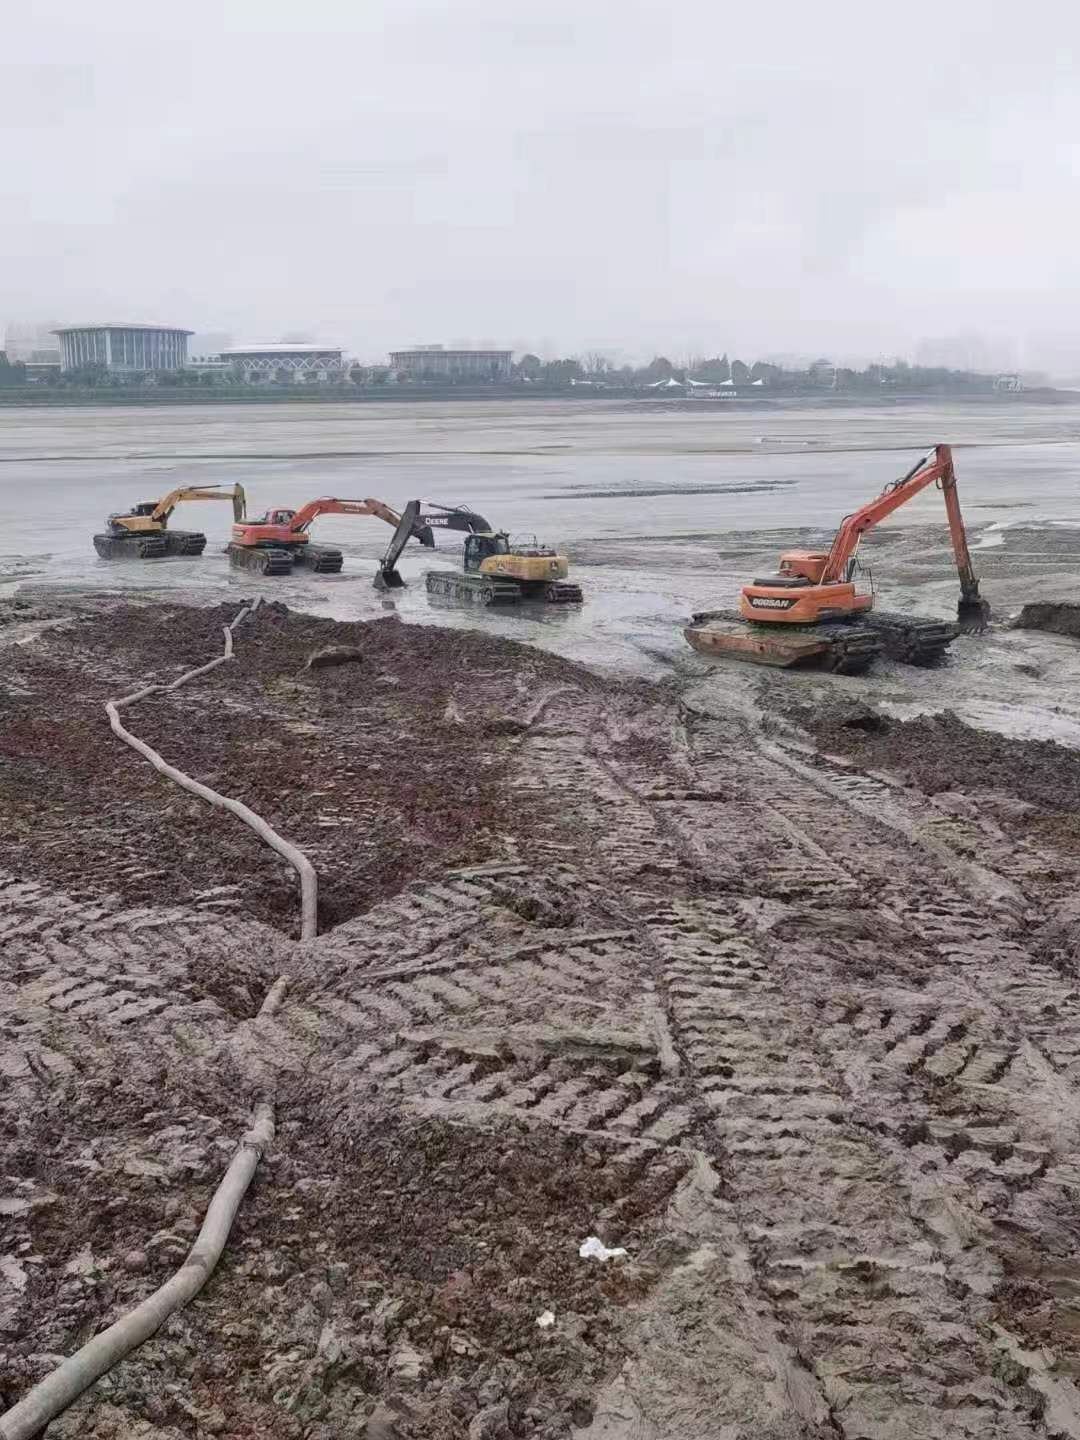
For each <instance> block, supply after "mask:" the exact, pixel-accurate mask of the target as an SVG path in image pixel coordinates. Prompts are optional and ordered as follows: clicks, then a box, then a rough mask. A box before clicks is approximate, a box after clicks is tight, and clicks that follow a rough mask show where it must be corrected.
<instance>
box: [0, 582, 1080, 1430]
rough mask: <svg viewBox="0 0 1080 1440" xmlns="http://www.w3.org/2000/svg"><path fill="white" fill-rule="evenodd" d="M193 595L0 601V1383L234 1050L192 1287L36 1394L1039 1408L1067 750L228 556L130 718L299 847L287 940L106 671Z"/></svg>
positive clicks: (1069, 1181) (139, 1408) (1074, 957)
mask: <svg viewBox="0 0 1080 1440" xmlns="http://www.w3.org/2000/svg"><path fill="white" fill-rule="evenodd" d="M235 613H236V607H235V606H231V605H230V606H221V607H217V608H216V609H212V610H211V609H206V610H186V609H183V608H181V607H152V606H146V607H137V606H126V605H121V606H118V605H116V604H115V603H114V602H105V601H102V602H100V603H99V604H98V605H96V606H95V607H93V608H86V607H83V608H80V609H79V610H78V611H77V612H75V613H69V614H65V613H63V612H62V611H61V610H56V611H48V610H47V609H42V610H41V611H40V613H36V612H35V613H33V614H30V613H27V611H26V610H25V609H24V610H23V611H22V612H20V613H19V614H18V615H14V614H13V615H11V618H10V623H9V624H7V625H5V626H4V627H3V629H2V631H0V634H2V637H3V639H2V641H0V644H2V647H3V648H2V649H0V677H2V678H0V712H2V722H3V723H2V727H0V820H2V822H3V839H2V840H0V867H2V869H3V871H4V875H3V877H2V878H0V936H2V938H3V947H4V948H3V960H2V962H0V965H2V968H0V1074H2V1076H3V1080H4V1084H3V1086H2V1087H0V1177H2V1178H0V1395H2V1398H3V1402H4V1403H5V1404H7V1403H11V1402H13V1401H14V1400H15V1399H16V1398H17V1397H18V1396H19V1395H20V1394H22V1393H23V1392H24V1391H25V1389H26V1388H27V1387H28V1386H29V1385H30V1384H32V1383H33V1382H34V1381H35V1380H36V1379H38V1378H40V1377H41V1376H42V1375H43V1374H45V1373H47V1371H48V1370H49V1369H50V1368H51V1367H52V1366H53V1365H54V1364H55V1363H56V1357H57V1356H58V1355H62V1354H67V1353H70V1352H71V1351H72V1350H74V1349H75V1348H76V1347H77V1346H78V1345H79V1344H81V1343H82V1342H83V1341H85V1340H86V1339H87V1338H88V1337H89V1336H90V1335H92V1334H93V1333H94V1332H95V1331H96V1330H98V1329H100V1328H101V1327H103V1326H104V1325H105V1324H107V1323H109V1322H110V1321H111V1320H112V1319H114V1318H115V1317H116V1316H117V1315H118V1314H119V1313H120V1312H122V1311H123V1310H124V1309H125V1308H127V1307H129V1306H130V1305H132V1304H134V1303H136V1302H137V1301H138V1300H139V1299H141V1298H142V1297H143V1296H144V1295H146V1294H147V1293H148V1292H149V1291H150V1290H151V1289H152V1288H153V1287H154V1286H155V1285H157V1284H159V1283H160V1282H161V1281H162V1280H163V1279H165V1278H166V1277H167V1276H168V1275H169V1274H170V1273H171V1272H172V1271H173V1270H174V1269H175V1267H176V1266H177V1264H178V1263H179V1261H180V1260H181V1259H182V1257H183V1254H184V1253H185V1250H186V1248H187V1246H188V1244H189V1243H190V1240H191V1237H192V1236H193V1234H194V1233H195V1230H196V1228H197V1226H198V1224H199V1222H200V1220H201V1215H202V1212H203V1209H204V1207H205V1205H206V1202H207V1200H208V1198H209V1195H210V1193H211V1191H212V1189H213V1187H214V1185H215V1184H216V1183H217V1180H218V1178H219V1177H220V1174H221V1172H222V1170H223V1169H224V1166H225V1164H226V1163H227V1161H228V1157H229V1155H230V1153H231V1151H232V1148H233V1146H234V1144H235V1140H236V1137H237V1136H238V1135H239V1134H240V1133H242V1131H243V1129H244V1128H245V1126H246V1124H247V1123H248V1117H249V1114H250V1108H251V1104H252V1101H253V1099H254V1098H255V1097H256V1096H259V1095H267V1094H270V1095H273V1097H274V1100H275V1103H276V1108H277V1117H278V1132H277V1138H276V1141H275V1144H274V1147H273V1149H272V1151H271V1152H270V1154H269V1155H268V1156H267V1157H266V1160H265V1161H264V1163H263V1164H262V1165H261V1166H260V1169H259V1171H258V1174H257V1177H256V1180H255V1183H254V1185H253V1188H252V1190H251V1191H250V1192H249V1194H248V1197H247V1199H246V1201H245V1203H244V1206H243V1208H242V1210H241V1213H240V1217H239V1220H238V1222H237V1226H236V1228H235V1230H234V1232H233V1236H232V1238H231V1240H230V1243H229V1246H228V1249H227V1251H226V1254H225V1257H224V1259H223V1261H222V1264H221V1266H220V1267H219V1269H218V1271H217V1272H216V1273H215V1275H214V1277H213V1279H212V1280H211V1282H210V1284H209V1285H208V1287H207V1288H206V1290H205V1291H204V1292H203V1293H202V1295H201V1296H200V1297H199V1298H198V1299H197V1300H196V1301H195V1302H194V1303H193V1304H192V1305H191V1306H190V1307H189V1308H188V1309H187V1310H185V1311H183V1312H181V1313H180V1314H178V1315H177V1316H175V1317H174V1318H173V1319H172V1320H170V1321H169V1322H168V1323H167V1325H166V1326H165V1327H164V1328H163V1329H162V1330H161V1331H160V1332H159V1333H158V1335H157V1336H156V1337H155V1338H154V1339H153V1340H151V1341H150V1342H149V1343H148V1344H146V1345H145V1346H144V1347H143V1348H142V1349H141V1350H139V1351H138V1352H136V1354H135V1355H133V1356H132V1357H131V1358H130V1359H129V1360H127V1361H125V1362H124V1363H123V1364H122V1365H121V1366H119V1367H118V1368H117V1369H116V1370H114V1371H113V1372H112V1374H111V1375H110V1376H109V1377H107V1379H106V1380H104V1381H103V1382H101V1383H100V1384H99V1385H98V1386H97V1387H96V1389H95V1390H94V1391H93V1392H91V1393H90V1394H89V1395H87V1396H86V1397H84V1399H83V1400H82V1401H80V1402H79V1403H78V1405H76V1406H75V1407H74V1408H73V1409H72V1410H71V1411H69V1412H68V1413H67V1415H66V1416H64V1417H63V1418H62V1419H60V1420H59V1421H57V1422H55V1423H54V1424H53V1425H52V1426H51V1427H50V1430H49V1435H50V1440H52V1437H54V1436H63V1437H74V1436H80V1437H83V1436H90V1437H100V1440H105V1437H111V1440H128V1437H132V1440H134V1437H136V1436H139V1437H149V1440H177V1437H196V1440H197V1437H202V1436H210V1435H225V1436H236V1437H241V1436H244V1437H246V1436H249V1435H255V1434H258V1435H266V1436H271V1437H279V1436H280V1437H289V1440H308V1437H310V1440H331V1437H338V1436H341V1435H357V1436H368V1437H382V1440H386V1437H393V1436H398V1437H402V1440H404V1437H423V1440H428V1437H431V1440H434V1437H439V1440H443V1437H459V1436H460V1437H463V1440H485V1437H486V1440H503V1437H518V1436H540V1437H546V1440H556V1437H560V1440H562V1437H569V1436H577V1437H588V1440H666V1437H671V1436H680V1437H700V1440H705V1437H709V1440H718V1437H724V1440H750V1437H754V1440H758V1437H766V1440H781V1437H784V1440H794V1437H804V1440H811V1437H813V1440H819V1437H826V1436H828V1437H835V1436H842V1437H847V1440H871V1437H873V1440H878V1437H880V1440H886V1437H889V1440H893V1437H908V1436H913V1437H914V1436H917V1437H949V1440H952V1437H971V1440H974V1437H980V1440H982V1437H1051V1436H1062V1435H1065V1436H1080V1402H1078V1392H1077V1390H1076V1388H1075V1386H1076V1381H1077V1377H1078V1372H1080V1338H1078V1337H1080V1307H1078V1302H1077V1296H1078V1294H1080V1269H1078V1266H1077V1262H1076V1259H1075V1256H1076V1253H1077V1241H1078V1231H1080V1220H1078V1218H1077V1217H1078V1213H1080V1212H1078V1210H1077V1203H1076V1202H1077V1192H1078V1187H1080V1095H1078V1090H1077V1086H1078V1083H1080V992H1078V988H1077V978H1076V976H1077V963H1078V960H1080V955H1078V953H1077V934H1078V932H1080V923H1078V919H1077V913H1076V901H1075V895H1076V889H1077V879H1078V874H1077V871H1078V866H1080V856H1078V854H1077V849H1076V846H1075V845H1074V844H1073V842H1072V840H1071V839H1070V838H1069V837H1068V836H1065V837H1064V838H1063V832H1059V829H1058V828H1055V826H1054V825H1052V824H1050V823H1046V824H1041V823H1040V821H1041V820H1042V819H1045V818H1047V817H1050V816H1051V815H1054V814H1063V813H1066V812H1067V811H1068V808H1069V806H1070V805H1071V804H1072V803H1073V801H1074V799H1075V797H1076V792H1077V789H1080V778H1078V777H1077V775H1076V774H1074V772H1073V770H1072V769H1070V768H1069V767H1068V765H1065V764H1063V763H1061V762H1062V754H1064V753H1065V752H1061V754H1059V753H1058V747H1056V746H1049V747H1040V746H1038V745H1037V744H1035V743H1034V742H1026V741H1011V742H1010V741H1006V740H1005V739H1004V737H1001V736H995V737H987V736H986V735H984V734H983V732H979V731H971V732H970V733H968V732H967V731H966V728H965V727H960V722H958V721H953V720H951V719H946V718H942V717H937V718H935V719H934V720H932V721H921V722H914V725H915V728H909V727H908V726H906V725H902V724H899V723H898V722H886V723H885V724H883V725H882V724H879V723H878V718H879V717H874V716H873V715H871V714H868V713H867V712H865V711H860V712H859V713H858V714H856V713H855V712H853V711H849V712H847V713H846V715H845V714H842V713H841V712H840V710H839V709H838V710H837V711H836V712H835V714H834V716H833V723H832V724H831V726H830V728H829V730H828V733H826V732H825V731H824V730H823V731H822V733H820V734H818V735H814V734H811V733H810V731H809V730H808V729H807V727H806V726H805V725H804V724H800V723H799V719H800V717H799V716H798V715H797V714H795V713H794V712H792V713H791V714H789V715H787V716H785V717H783V720H782V723H780V721H779V720H778V719H776V718H775V717H774V718H772V719H771V720H770V721H769V723H766V724H763V723H762V718H761V716H759V715H756V714H754V713H753V712H752V711H751V710H750V709H748V708H746V707H743V708H741V709H738V710H736V709H733V708H732V707H731V705H730V701H729V702H727V703H725V700H724V697H723V694H722V692H721V691H720V690H719V689H718V687H715V686H713V687H705V686H702V685H695V684H694V683H691V682H687V683H686V684H684V685H682V686H681V687H677V686H675V685H674V683H673V684H672V685H670V686H654V685H647V684H645V683H644V682H634V683H628V684H616V683H614V682H611V681H607V680H601V679H599V678H598V677H597V676H595V675H594V674H592V673H591V672H589V671H587V670H585V669H582V668H580V667H578V666H575V665H572V664H569V663H568V662H565V661H562V660H559V659H556V658H554V657H552V656H549V655H544V654H542V653H541V652H538V651H535V650H532V649H529V648H528V647H525V646H521V645H515V644H512V643H510V642H506V641H502V640H499V639H498V638H496V637H491V636H479V635H474V634H469V633H467V632H452V633H451V632H446V631H435V630H431V629H423V628H420V627H413V626H409V625H405V624H403V623H401V622H400V621H397V620H393V619H388V620H383V621H376V622H373V623H366V624H365V623H352V624H345V623H341V622H335V621H328V620H316V619H313V618H311V617H304V616H299V615H295V614H292V613H290V612H287V611H284V610H283V609H281V608H279V607H276V606H269V607H263V608H262V609H261V610H260V611H257V612H256V614H255V615H254V616H253V617H251V619H250V620H248V621H246V622H245V624H244V626H243V627H242V628H240V629H238V631H237V657H236V659H235V661H234V662H232V663H231V664H229V665H225V666H222V667H220V668H219V669H217V670H216V671H213V672H211V673H209V674H207V675H205V676H204V677H201V678H200V679H198V680H197V681H194V682H192V684H191V685H189V686H186V687H185V688H184V689H183V690H179V691H176V692H173V693H171V694H168V695H155V696H152V697H149V698H148V699H147V701H146V702H144V703H143V704H141V705H140V706H138V707H135V709H133V710H132V711H131V712H130V713H131V717H132V718H131V724H132V726H133V728H134V729H136V731H137V733H139V734H142V735H144V736H145V738H146V739H147V740H149V741H150V743H151V744H153V745H154V746H156V747H157V748H158V749H159V750H160V751H161V752H162V753H163V754H165V755H166V756H167V758H169V759H170V760H173V761H174V762H175V763H177V764H179V765H181V766H182V767H183V768H185V769H187V770H189V771H190V772H191V773H193V774H195V775H197V776H198V777H199V778H202V779H204V780H205V781H206V782H207V783H209V784H212V785H214V786H215V787H216V788H217V789H219V790H222V791H224V792H226V793H230V794H235V795H238V796H239V797H240V798H243V799H245V800H246V801H247V802H248V803H250V804H252V805H253V806H255V808H257V809H260V810H261V811H262V813H264V814H266V816H267V818H268V819H270V820H271V821H272V823H274V824H275V825H276V826H278V828H279V829H280V830H281V831H282V832H283V833H285V834H286V835H287V836H288V837H289V838H290V839H292V840H293V841H295V842H296V843H297V844H300V845H302V846H303V847H304V848H306V849H307V850H308V851H309V853H310V854H311V857H312V860H313V862H314V864H315V866H316V869H317V871H318V872H319V874H320V877H321V878H322V880H323V885H324V902H323V912H322V914H321V917H320V919H321V933H320V935H319V936H318V938H316V939H313V940H307V941H303V942H298V941H297V940H296V939H295V933H296V932H295V915H296V895H295V890H294V886H293V883H292V880H291V879H290V878H286V877H285V876H284V875H283V874H282V871H281V868H280V865H279V864H278V862H277V861H276V860H274V859H270V860H267V859H266V857H265V855H264V854H263V853H262V852H261V851H260V850H259V849H258V847H257V845H256V843H255V842H254V841H253V840H249V839H248V837H247V835H246V834H244V833H243V832H239V830H238V827H237V826H236V825H235V824H234V822H232V821H231V820H226V819H221V818H218V817H216V816H214V815H213V814H212V813H211V812H209V811H207V810H206V809H204V808H203V807H202V806H200V805H199V804H198V803H197V802H195V801H194V800H191V801H190V803H189V800H188V798H187V797H179V796H178V794H177V792H176V791H175V790H173V789H172V788H171V787H170V786H169V785H168V784H167V782H165V781H163V780H161V779H159V778H158V777H156V776H155V775H153V774H151V773H148V772H147V773H144V768H143V767H141V765H140V762H139V761H138V760H137V759H136V758H135V757H134V756H132V755H130V752H126V751H124V750H122V749H121V748H120V747H119V745H118V744H117V743H116V742H115V740H114V739H113V737H112V736H111V734H110V732H109V731H108V728H107V726H106V725H105V722H104V717H103V711H102V704H103V700H104V699H105V698H106V697H107V696H109V695H114V694H117V693H124V692H125V691H126V690H128V689H134V688H137V687H138V685H139V684H140V683H145V682H146V681H148V680H157V681H161V680H167V679H168V678H170V675H174V674H176V673H179V672H180V671H182V670H184V669H186V668H188V667H189V666H191V665H194V664H197V663H199V662H201V661H203V660H204V659H208V658H210V656H212V655H213V654H215V653H218V652H219V649H220V635H221V626H222V624H223V622H224V621H225V620H227V619H230V618H232V617H233V615H234V614H235ZM22 642H25V643H22ZM328 646H337V647H348V649H349V650H351V651H352V652H354V658H352V659H350V660H348V661H346V663H343V664H338V665H329V666H326V667H316V668H308V660H309V659H310V657H311V655H312V654H313V653H314V652H317V651H319V650H323V649H325V648H326V647H328ZM804 718H805V717H804ZM853 719H854V720H856V721H858V722H859V723H856V724H847V723H845V721H850V720H853ZM920 726H921V728H920ZM934 727H936V729H935V728H934ZM957 727H960V728H959V729H958V728H957ZM931 730H933V731H934V733H931ZM957 756H959V757H960V759H957V758H956V757H957ZM920 757H921V758H920ZM965 757H966V758H965ZM965 765H966V769H965V768H964V767H965ZM280 975H285V976H287V977H288V979H289V988H288V990H287V993H286V998H285V1001H284V1003H283V1004H282V1006H281V1008H280V1009H279V1010H277V1012H276V1013H275V1014H274V1016H273V1017H272V1018H267V1017H261V1018H257V1011H258V1009H259V1005H260V1002H261V1000H262V997H263V996H264V995H265V993H266V991H267V990H268V989H269V987H270V985H271V984H272V983H273V982H274V980H275V978H276V977H277V976H280ZM590 1235H596V1236H599V1237H600V1239H601V1240H602V1241H603V1242H604V1243H605V1244H606V1245H607V1246H610V1247H613V1248H614V1247H622V1248H624V1249H625V1250H626V1251H627V1252H628V1253H627V1254H626V1255H625V1256H617V1257H615V1258H612V1259H609V1260H606V1261H604V1260H596V1259H589V1258H582V1257H581V1256H580V1255H579V1247H580V1245H581V1242H582V1241H583V1240H584V1239H585V1238H586V1237H587V1236H590ZM541 1322H542V1323H541Z"/></svg>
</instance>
